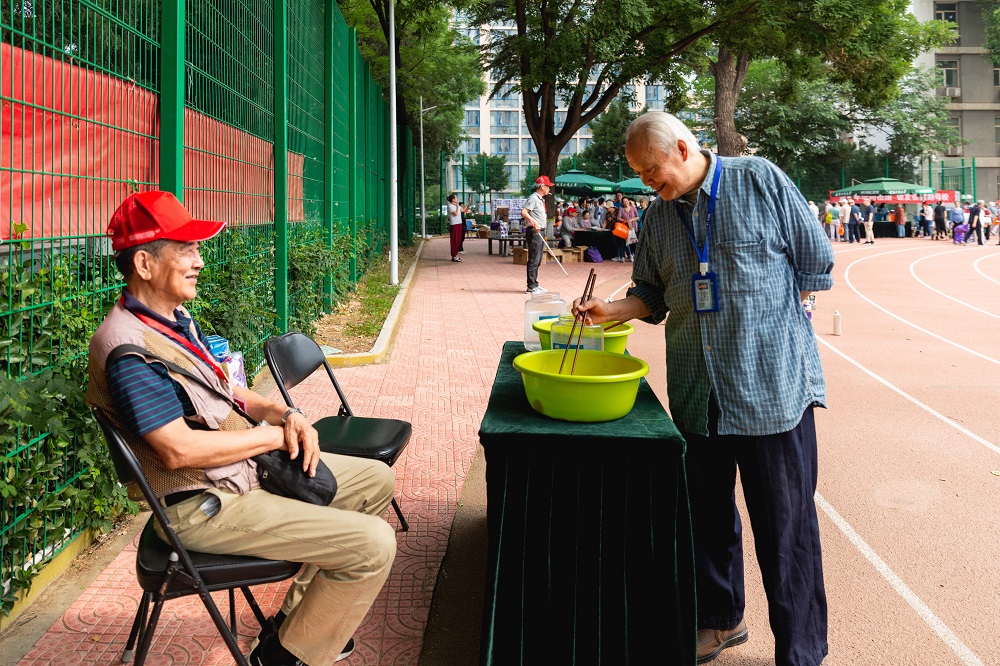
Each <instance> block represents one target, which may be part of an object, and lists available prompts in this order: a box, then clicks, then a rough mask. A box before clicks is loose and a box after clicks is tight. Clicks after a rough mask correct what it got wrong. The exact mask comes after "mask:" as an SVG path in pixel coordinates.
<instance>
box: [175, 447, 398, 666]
mask: <svg viewBox="0 0 1000 666" xmlns="http://www.w3.org/2000/svg"><path fill="white" fill-rule="evenodd" d="M321 455H322V458H323V461H324V462H325V463H326V464H327V465H328V466H329V467H330V470H331V471H332V472H333V474H334V476H335V477H336V478H337V486H338V488H337V496H336V497H335V498H334V500H333V502H332V503H331V504H330V506H316V505H315V504H309V503H307V502H300V501H298V500H293V499H288V498H285V497H279V496H278V495H272V494H270V493H268V492H266V491H264V490H261V489H255V490H252V491H250V492H249V493H247V494H245V495H238V494H236V493H232V492H229V491H226V490H221V489H211V490H207V491H205V494H203V495H199V496H197V497H192V498H191V499H189V500H186V501H184V502H181V503H180V504H176V505H174V506H172V507H168V508H167V509H166V513H167V518H168V519H169V520H170V523H171V525H173V527H174V529H175V530H176V532H177V535H178V536H179V537H180V539H181V542H182V543H183V544H184V545H185V547H187V548H190V549H191V550H195V551H201V552H205V553H220V554H231V555H252V556H256V557H266V558H268V559H276V560H291V561H293V562H303V563H305V564H306V566H305V567H303V569H302V571H301V572H299V575H298V577H297V578H296V579H295V581H294V582H293V583H292V585H291V587H290V588H289V589H288V593H287V594H286V595H285V599H284V602H283V603H282V605H281V610H283V611H284V612H285V614H286V615H287V616H288V618H287V619H286V620H285V622H284V623H283V624H282V625H281V630H280V633H279V636H280V639H281V644H282V645H283V646H285V648H286V649H288V651H289V652H291V653H292V654H294V655H295V656H296V657H298V658H299V659H301V660H302V661H304V662H305V663H307V664H309V666H324V665H325V664H332V663H333V660H334V659H335V658H336V657H337V656H338V655H339V654H340V651H341V649H342V648H343V647H344V646H345V645H346V644H347V641H348V640H349V639H350V638H351V636H352V635H353V634H354V631H355V630H356V629H357V628H358V626H359V625H360V624H361V621H362V620H363V619H364V617H365V614H366V613H367V612H368V609H369V608H370V607H371V605H372V603H373V602H374V601H375V597H376V596H378V593H379V591H380V590H381V589H382V584H383V583H384V582H385V579H386V577H387V576H388V575H389V570H390V568H391V566H392V561H393V558H395V556H396V533H395V530H394V529H393V528H392V526H391V525H389V523H387V522H386V521H385V520H383V519H382V518H381V515H382V513H383V512H384V511H385V509H386V507H388V506H389V503H390V502H391V501H392V496H393V491H394V490H395V481H396V480H395V473H394V472H393V471H392V470H391V469H390V468H389V467H387V466H386V465H385V464H384V463H381V462H377V461H372V460H365V459H363V458H352V457H349V456H338V455H333V454H328V453H323V454H321Z"/></svg>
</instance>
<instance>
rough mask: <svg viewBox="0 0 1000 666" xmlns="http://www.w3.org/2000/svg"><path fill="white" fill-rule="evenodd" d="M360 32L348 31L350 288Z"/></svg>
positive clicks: (354, 255) (354, 254) (354, 276)
mask: <svg viewBox="0 0 1000 666" xmlns="http://www.w3.org/2000/svg"><path fill="white" fill-rule="evenodd" d="M357 44H358V31H357V30H356V29H354V28H348V29H347V51H348V54H347V91H348V94H347V145H348V146H349V148H348V149H347V156H348V158H347V233H348V234H350V240H351V242H350V248H351V249H350V268H349V270H348V279H350V281H351V284H355V283H356V282H357V281H358V244H357V239H358V56H357V53H356V51H357V49H358V46H357Z"/></svg>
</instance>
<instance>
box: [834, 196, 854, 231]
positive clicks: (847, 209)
mask: <svg viewBox="0 0 1000 666" xmlns="http://www.w3.org/2000/svg"><path fill="white" fill-rule="evenodd" d="M838 210H840V225H839V227H838V228H837V235H838V236H839V237H840V240H841V241H847V240H849V239H848V232H847V229H848V225H849V223H850V221H851V202H849V201H848V200H847V199H841V200H840V206H839V208H838ZM841 229H843V231H841Z"/></svg>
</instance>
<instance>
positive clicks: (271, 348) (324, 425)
mask: <svg viewBox="0 0 1000 666" xmlns="http://www.w3.org/2000/svg"><path fill="white" fill-rule="evenodd" d="M264 359H265V360H266V361H267V367H268V368H269V369H270V371H271V375H272V376H273V377H274V381H275V382H277V384H278V390H279V391H281V396H282V397H283V398H284V399H285V404H287V405H288V406H289V407H294V406H295V403H294V402H292V397H291V396H290V395H289V394H288V390H289V389H291V388H294V387H295V386H296V385H298V384H299V383H301V382H302V381H303V380H304V379H306V378H307V377H309V376H310V375H312V374H313V373H314V372H316V370H318V369H319V368H320V367H323V368H326V374H327V375H328V376H329V377H330V381H331V382H332V383H333V388H334V390H336V391H337V397H338V398H340V409H339V410H338V411H337V415H336V416H327V417H324V418H321V419H320V420H318V421H316V422H315V423H313V427H314V428H316V430H317V432H318V433H319V447H320V449H321V450H322V451H325V452H326V453H337V454H340V455H345V456H355V457H359V458H369V459H373V460H381V461H382V462H384V463H385V464H386V465H388V466H389V467H392V466H393V465H394V464H395V463H396V460H397V459H398V458H399V455H400V454H401V453H402V452H403V449H405V448H406V445H407V444H408V443H409V442H410V435H411V434H412V433H413V426H412V425H410V423H409V422H408V421H400V420H398V419H385V418H369V417H364V416H355V415H354V413H353V412H352V411H351V408H350V406H349V405H348V404H347V398H346V397H345V396H344V392H343V391H342V390H341V388H340V384H338V383H337V378H336V377H334V375H333V370H331V369H330V364H329V363H327V361H326V355H325V354H324V353H323V350H322V349H320V347H319V345H318V344H316V341H315V340H313V339H312V338H310V337H309V336H308V335H306V334H305V333H299V332H296V331H290V332H288V333H285V334H283V335H279V336H277V337H273V338H271V339H269V340H267V341H266V342H265V343H264ZM392 508H393V510H394V511H395V512H396V517H397V518H398V519H399V524H400V526H401V527H402V529H403V531H404V532H406V531H407V530H409V529H410V524H409V523H408V522H406V518H404V517H403V512H402V511H400V509H399V503H398V502H396V498H395V497H393V498H392Z"/></svg>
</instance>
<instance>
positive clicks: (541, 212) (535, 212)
mask: <svg viewBox="0 0 1000 666" xmlns="http://www.w3.org/2000/svg"><path fill="white" fill-rule="evenodd" d="M551 187H552V181H551V180H549V177H548V176H539V177H538V178H537V179H536V180H535V185H534V187H533V188H532V192H531V196H529V197H528V200H527V201H526V202H525V204H524V206H523V207H522V208H521V217H522V218H523V220H524V244H525V246H526V247H527V248H528V265H527V266H526V267H525V268H526V270H527V274H528V288H527V289H525V290H524V293H526V294H541V293H543V292H546V291H548V289H546V288H545V287H543V286H541V285H540V284H538V267H539V266H540V265H541V263H542V254H544V253H545V227H546V226H547V224H548V220H547V219H546V206H545V197H547V196H549V195H550V194H551V192H550V191H549V188H551ZM554 222H555V220H554V219H553V223H554Z"/></svg>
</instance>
